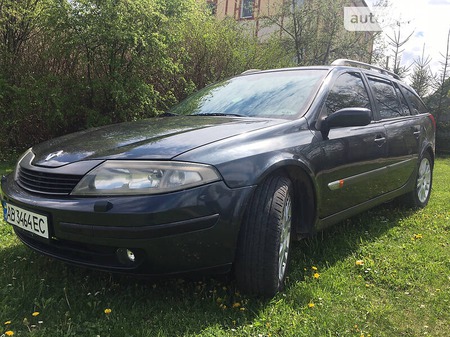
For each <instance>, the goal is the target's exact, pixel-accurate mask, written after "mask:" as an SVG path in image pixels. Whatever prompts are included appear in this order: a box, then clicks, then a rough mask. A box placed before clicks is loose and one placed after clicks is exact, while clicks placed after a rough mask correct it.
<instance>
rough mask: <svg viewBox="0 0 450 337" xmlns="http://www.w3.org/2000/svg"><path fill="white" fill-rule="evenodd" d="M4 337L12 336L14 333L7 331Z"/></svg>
mask: <svg viewBox="0 0 450 337" xmlns="http://www.w3.org/2000/svg"><path fill="white" fill-rule="evenodd" d="M5 335H6V336H14V331H11V330H8V331H6V332H5Z"/></svg>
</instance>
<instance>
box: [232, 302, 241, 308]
mask: <svg viewBox="0 0 450 337" xmlns="http://www.w3.org/2000/svg"><path fill="white" fill-rule="evenodd" d="M240 306H241V303H239V302H236V303H233V308H239V307H240Z"/></svg>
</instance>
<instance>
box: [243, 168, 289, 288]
mask: <svg viewBox="0 0 450 337" xmlns="http://www.w3.org/2000/svg"><path fill="white" fill-rule="evenodd" d="M292 201H293V196H292V183H291V181H290V180H289V179H288V178H286V177H284V176H271V177H269V178H267V179H266V180H265V181H264V182H263V183H262V184H261V185H259V186H258V187H257V188H256V190H255V193H254V195H253V197H252V200H251V201H250V204H249V207H248V210H247V212H246V215H245V217H244V221H243V223H242V227H241V230H240V236H239V242H238V248H237V253H236V254H237V256H236V263H235V274H236V281H237V283H238V287H239V288H240V289H241V290H242V291H244V292H246V293H252V294H256V295H262V296H273V295H274V294H276V293H277V292H278V291H279V290H281V289H282V288H283V286H284V282H285V278H286V273H287V269H288V264H289V251H290V244H291V229H292Z"/></svg>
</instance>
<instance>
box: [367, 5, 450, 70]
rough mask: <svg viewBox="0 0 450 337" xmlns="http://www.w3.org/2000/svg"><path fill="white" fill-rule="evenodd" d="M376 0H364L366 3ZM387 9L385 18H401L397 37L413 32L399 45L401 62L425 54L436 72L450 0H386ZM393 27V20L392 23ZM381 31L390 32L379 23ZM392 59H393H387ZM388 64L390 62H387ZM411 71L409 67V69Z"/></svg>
mask: <svg viewBox="0 0 450 337" xmlns="http://www.w3.org/2000/svg"><path fill="white" fill-rule="evenodd" d="M378 2H379V0H366V3H367V4H368V5H369V7H372V6H374V4H376V3H378ZM388 2H389V9H388V10H387V11H386V12H385V13H387V14H382V15H386V16H387V17H388V18H387V22H391V23H392V22H396V21H399V22H401V37H402V39H403V37H404V38H406V37H407V36H408V35H409V34H411V33H412V32H413V35H412V37H411V38H410V40H409V41H408V42H407V43H406V44H405V45H404V46H403V48H402V49H404V52H403V54H402V63H401V65H405V66H407V65H410V64H412V63H413V62H414V59H417V58H418V57H420V56H421V55H422V51H423V46H424V45H425V57H427V56H429V57H430V58H431V59H432V61H431V64H430V66H431V69H432V71H433V73H436V72H438V71H439V69H440V68H441V66H440V64H439V62H440V61H443V57H442V56H441V55H440V53H442V54H444V55H445V53H446V46H447V36H448V32H449V29H450V0H388ZM393 26H394V27H395V24H393ZM383 33H384V34H388V35H390V36H393V28H392V27H389V26H388V27H383ZM391 62H393V61H391ZM390 66H391V67H392V64H391V65H390ZM410 73H411V71H410Z"/></svg>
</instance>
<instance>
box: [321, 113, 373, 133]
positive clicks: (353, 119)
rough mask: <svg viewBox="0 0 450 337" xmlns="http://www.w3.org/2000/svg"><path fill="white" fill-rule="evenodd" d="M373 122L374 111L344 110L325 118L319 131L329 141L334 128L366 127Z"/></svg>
mask: <svg viewBox="0 0 450 337" xmlns="http://www.w3.org/2000/svg"><path fill="white" fill-rule="evenodd" d="M371 121H372V111H370V109H366V108H344V109H341V110H338V111H336V112H333V113H332V114H331V115H329V116H327V117H325V118H324V119H323V120H322V121H321V123H320V127H319V130H320V132H321V133H322V136H323V138H324V139H328V134H329V133H330V130H331V129H333V128H339V127H349V126H364V125H368V124H370V122H371Z"/></svg>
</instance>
